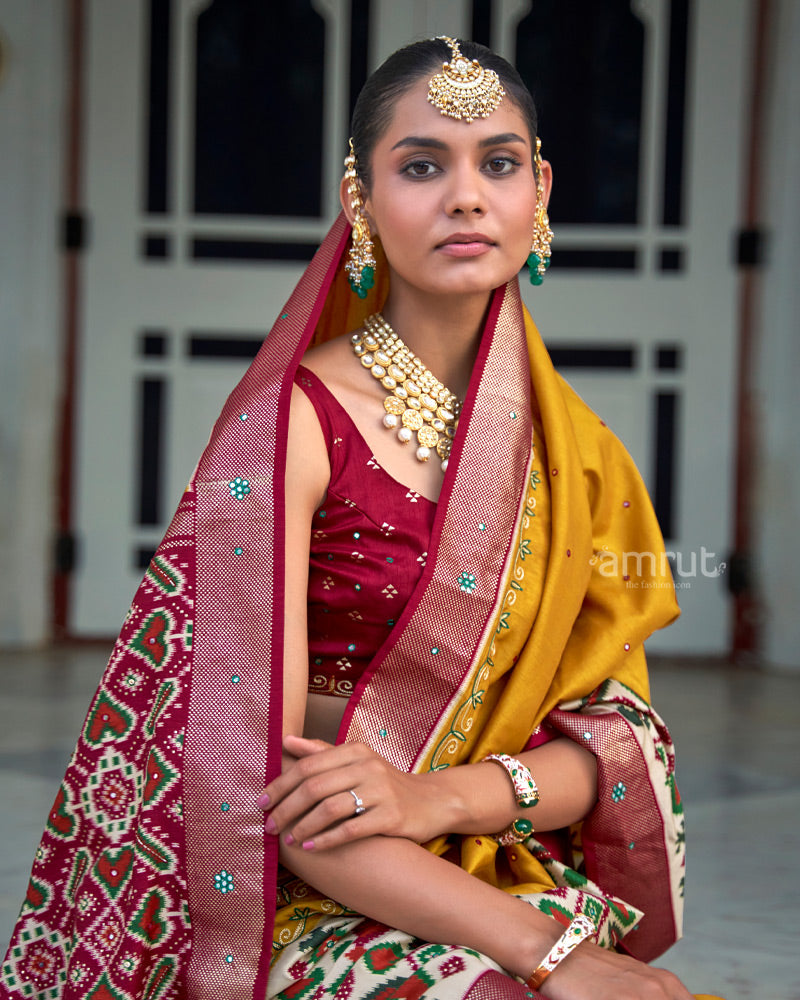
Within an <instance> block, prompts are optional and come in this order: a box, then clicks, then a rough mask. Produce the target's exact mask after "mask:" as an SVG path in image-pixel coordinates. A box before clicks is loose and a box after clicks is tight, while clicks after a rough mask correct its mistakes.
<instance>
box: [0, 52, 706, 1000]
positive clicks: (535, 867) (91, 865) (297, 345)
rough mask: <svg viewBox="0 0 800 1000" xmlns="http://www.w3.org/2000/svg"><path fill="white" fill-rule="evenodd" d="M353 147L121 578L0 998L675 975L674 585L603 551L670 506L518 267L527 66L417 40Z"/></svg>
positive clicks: (551, 984) (529, 164) (658, 982)
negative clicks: (658, 684)
mask: <svg viewBox="0 0 800 1000" xmlns="http://www.w3.org/2000/svg"><path fill="white" fill-rule="evenodd" d="M459 45H460V49H459ZM473 59H477V61H476V62H472V60H473ZM347 166H348V170H347V173H346V176H345V177H344V179H343V181H342V203H343V207H344V212H345V215H346V217H347V223H350V225H349V226H348V225H347V224H346V223H345V222H344V221H343V220H341V219H340V220H339V221H338V222H337V223H336V224H335V225H334V227H333V229H332V230H331V233H330V234H329V236H328V237H327V239H326V240H325V242H324V243H323V245H322V247H321V248H320V251H319V252H318V254H317V256H316V257H315V259H314V261H313V262H312V263H311V265H310V266H309V268H308V270H307V272H306V274H305V275H304V277H303V279H302V280H301V282H300V284H299V285H298V287H297V289H296V290H295V292H294V294H293V295H292V297H291V298H290V300H289V302H288V303H287V306H286V307H285V309H284V311H283V312H282V313H281V316H280V318H279V319H278V321H277V322H276V324H275V327H274V328H273V330H272V332H271V333H270V336H269V338H268V339H267V342H266V344H265V347H264V348H263V349H262V351H261V353H260V355H259V357H258V358H257V360H256V361H255V362H254V364H253V366H252V367H251V369H250V370H249V372H248V373H247V375H246V376H245V378H244V379H243V381H242V383H240V385H239V386H238V387H237V389H236V390H235V392H234V393H233V394H232V396H231V398H230V399H229V401H228V403H227V405H226V407H225V410H224V411H223V414H222V416H221V418H220V421H219V422H218V424H217V426H216V428H215V431H214V433H213V435H212V438H211V441H210V443H209V446H208V448H207V450H206V451H205V452H204V454H203V456H202V458H201V460H200V463H199V465H198V469H197V471H196V473H195V476H194V477H193V480H192V483H191V484H190V485H189V487H188V488H187V491H186V494H185V496H184V499H183V501H182V503H181V506H180V507H179V510H178V512H177V514H176V516H175V519H174V521H173V524H172V525H171V527H170V529H169V531H168V533H167V536H166V537H165V539H164V542H163V543H162V546H161V547H160V549H159V552H158V553H157V555H156V557H155V558H154V560H153V563H152V564H151V567H150V569H149V570H148V573H147V575H146V577H145V580H144V582H143V584H142V587H141V588H140V590H139V592H138V593H137V595H136V598H135V599H134V604H133V606H132V609H131V612H130V614H129V617H128V620H127V622H126V625H125V627H124V628H123V632H122V634H121V636H120V638H119V640H118V642H117V645H116V647H115V650H114V652H113V654H112V657H111V661H110V663H109V667H108V669H107V671H106V675H105V677H104V680H103V683H102V685H101V688H100V690H99V691H98V694H97V696H96V698H95V700H94V702H93V705H92V707H91V709H90V711H89V715H88V717H87V721H86V724H85V726H84V729H83V732H82V734H81V738H80V740H79V743H78V747H77V749H76V752H75V755H74V757H73V760H72V762H71V765H70V769H69V771H68V773H67V776H66V778H65V781H64V783H63V784H62V787H61V790H60V792H59V795H58V797H57V799H56V803H55V805H54V807H53V810H52V812H51V814H50V818H49V823H48V829H47V830H46V832H45V836H44V838H43V840H42V844H41V846H40V848H39V852H38V853H37V860H36V862H35V864H34V870H33V874H32V878H31V884H30V888H29V892H28V897H27V900H26V904H25V906H24V907H23V912H22V915H21V918H20V924H19V927H18V930H17V934H16V935H15V939H14V941H12V947H11V949H10V951H9V954H8V957H7V960H6V963H5V964H4V966H3V986H2V992H0V995H2V996H3V997H21V996H41V997H44V996H48V997H91V998H101V997H102V998H106V997H137V998H139V997H141V998H144V997H147V998H155V997H177V996H191V997H192V998H200V997H209V998H211V997H213V998H215V1000H217V998H220V997H237V998H238V997H258V998H262V997H265V996H269V997H273V996H275V997H306V996H308V997H312V996H313V997H337V998H339V997H352V998H366V997H375V998H377V997H381V998H389V997H408V998H411V997H428V998H450V997H453V998H456V997H470V998H474V1000H477V998H479V997H485V998H494V997H498V998H500V997H504V998H505V997H535V996H537V995H539V994H538V992H537V991H538V990H539V987H541V994H542V995H544V996H548V997H553V998H555V1000H561V998H563V1000H583V998H589V997H591V998H592V1000H606V998H607V1000H612V998H613V1000H626V998H631V1000H632V998H636V1000H640V998H649V997H652V998H672V1000H686V998H687V997H689V994H688V993H687V991H686V989H685V988H684V987H683V986H682V985H681V984H680V983H679V982H678V980H677V979H675V977H673V976H671V975H670V974H669V973H666V972H663V971H661V970H654V969H650V968H649V967H648V966H646V965H645V964H643V962H641V961H639V958H644V959H648V958H651V957H653V956H654V955H656V954H658V953H660V952H661V951H663V950H664V949H665V948H666V947H667V946H668V945H669V944H670V943H672V941H673V940H674V939H675V938H676V936H678V934H679V928H680V895H681V886H682V841H683V834H682V821H681V814H680V806H679V800H678V797H677V792H676V789H675V786H674V780H673V758H672V753H671V743H670V741H669V737H668V734H667V733H666V730H665V729H664V727H663V725H662V723H661V722H660V720H659V719H658V717H657V716H656V715H654V714H653V712H652V711H651V709H650V708H649V706H648V705H647V702H646V700H645V699H646V698H647V696H648V689H647V678H646V672H645V666H644V658H643V652H642V642H643V641H644V639H645V638H646V637H647V635H649V634H650V632H652V631H653V629H655V628H657V627H660V626H662V625H665V624H667V623H668V622H669V621H671V620H672V619H673V618H674V617H675V615H676V613H677V609H676V606H675V603H674V597H673V595H672V591H671V586H670V584H669V579H668V576H664V577H663V578H657V579H655V580H652V579H650V580H648V582H649V583H652V584H654V585H653V586H649V587H647V588H643V587H636V586H629V584H630V583H631V582H634V583H638V582H640V581H638V580H634V581H630V580H629V579H627V578H626V577H622V576H620V575H619V574H615V573H611V572H608V560H607V559H604V560H602V561H600V560H598V554H599V553H601V552H602V553H604V554H606V555H608V554H609V553H610V554H615V553H616V554H620V553H622V552H623V551H628V552H630V551H636V552H642V551H648V552H650V551H656V552H660V551H661V549H662V543H661V539H660V536H659V533H658V529H657V526H656V523H655V520H654V517H653V514H652V511H651V509H650V506H649V503H648V500H647V496H646V492H645V490H644V487H643V486H642V484H641V482H640V480H639V477H638V475H637V473H636V471H635V469H634V468H633V465H632V463H631V461H630V459H629V458H628V456H627V454H626V453H625V452H624V450H623V449H622V447H621V446H620V445H619V443H618V442H617V441H616V439H615V438H614V437H613V436H612V435H611V433H610V432H609V431H608V430H607V428H606V427H605V426H604V425H603V424H602V422H601V421H600V420H598V419H597V417H595V416H594V414H592V413H591V412H590V411H589V410H588V409H587V408H586V407H585V405H584V404H583V403H582V402H581V401H580V400H579V399H578V398H577V397H576V396H575V395H574V394H573V393H572V392H571V391H570V390H569V389H568V388H567V387H566V385H565V384H564V383H563V382H561V381H560V380H559V379H558V377H557V376H556V375H555V373H554V372H553V369H552V366H551V364H550V362H549V359H548V357H547V354H546V351H545V349H544V347H543V345H542V343H541V341H540V339H539V337H538V334H537V333H536V331H535V328H534V327H533V324H532V322H531V320H530V318H529V316H528V315H527V313H526V312H525V310H524V309H523V308H522V306H521V303H520V300H519V292H518V286H517V273H518V271H519V269H520V268H521V266H522V265H523V263H524V262H525V260H526V258H527V257H528V255H529V253H530V252H531V249H532V237H531V234H532V233H533V248H534V249H535V251H536V255H535V257H533V258H532V261H531V265H532V270H533V273H534V277H535V278H536V279H537V280H540V278H541V274H542V273H543V271H544V269H545V267H546V264H547V263H548V258H549V241H550V238H551V237H552V234H551V233H550V231H549V228H548V223H547V216H546V211H545V207H546V203H547V198H548V195H549V190H550V184H551V173H550V168H549V165H548V164H547V163H545V162H543V161H541V158H540V156H539V155H538V140H537V138H536V120H535V111H534V109H533V104H532V101H531V99H530V95H529V94H528V92H527V90H526V89H525V87H524V85H523V84H522V81H521V80H520V79H519V77H518V75H517V74H516V73H515V71H514V70H513V69H512V68H511V67H510V66H509V65H508V64H507V63H505V62H504V61H503V60H501V59H499V58H498V57H497V56H495V55H493V54H492V53H491V52H489V51H488V50H486V49H484V48H482V47H480V46H474V45H471V44H469V43H456V42H455V41H453V40H452V39H438V40H432V41H429V42H422V43H417V44H415V45H413V46H409V47H408V48H406V49H404V50H401V51H400V52H398V53H395V55H394V56H392V57H391V58H390V59H389V60H388V61H387V63H385V64H384V66H383V67H381V69H379V70H378V71H377V72H376V73H375V74H374V75H373V77H372V78H370V80H369V81H368V83H367V85H366V86H365V88H364V91H363V92H362V94H361V96H360V98H359V102H358V105H357V107H356V110H355V114H354V120H353V140H352V149H351V156H350V157H349V158H348V161H347ZM350 226H352V229H353V238H352V241H350V240H349V235H350ZM345 258H347V259H346V260H345ZM343 264H344V265H345V267H346V270H345V267H343ZM348 284H349V285H350V287H351V288H352V289H353V291H355V292H356V293H357V294H355V295H353V294H352V292H351V291H350V289H349V288H348ZM343 334H352V336H342V335H343ZM398 337H401V338H402V341H404V342H405V346H406V348H407V351H406V350H404V348H403V345H402V343H398V341H397V338H398ZM312 339H313V343H314V346H312V347H311V348H310V349H309V345H310V344H311V342H312ZM380 352H386V354H387V355H388V357H387V358H384V357H383V354H382V353H380ZM416 355H422V357H423V358H424V364H423V365H422V369H424V370H422V369H420V367H419V364H418V362H419V359H418V357H415V356H416ZM420 364H421V363H420ZM415 365H417V367H416V368H415ZM431 372H433V373H435V376H433V375H431V374H430V373H431ZM445 387H447V388H445ZM427 395H430V396H432V397H435V398H434V399H432V400H427V399H426V396H427ZM415 401H416V402H415ZM426 411H427V412H426ZM382 417H383V418H385V419H384V420H383V421H382V420H381V418H382ZM382 423H383V424H385V426H382ZM387 428H389V430H390V431H391V433H387ZM414 435H416V437H417V440H416V441H415V442H414V444H412V445H411V446H410V447H409V445H408V439H411V438H413V436H414ZM398 437H399V438H400V440H399V441H398ZM404 439H405V444H406V446H405V447H403V442H404ZM532 442H533V443H532ZM434 451H435V452H436V454H435V455H434V454H433V452H434ZM265 777H266V782H265ZM312 887H313V888H312ZM642 911H644V914H643V913H642ZM588 938H591V939H592V940H588ZM617 946H618V947H619V948H620V949H621V950H622V951H627V952H629V953H630V954H629V955H625V954H621V953H619V952H618V951H616V950H615V948H616V947H617ZM631 955H636V956H638V957H637V958H633V957H630V956H631ZM525 982H527V985H523V983H525Z"/></svg>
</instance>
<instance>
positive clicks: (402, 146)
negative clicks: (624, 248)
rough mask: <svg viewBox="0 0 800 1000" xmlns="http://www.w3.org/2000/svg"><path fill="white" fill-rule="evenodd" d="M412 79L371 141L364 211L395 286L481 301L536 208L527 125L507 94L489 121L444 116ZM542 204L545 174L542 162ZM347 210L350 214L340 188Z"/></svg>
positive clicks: (502, 273)
mask: <svg viewBox="0 0 800 1000" xmlns="http://www.w3.org/2000/svg"><path fill="white" fill-rule="evenodd" d="M427 94H428V79H427V75H426V77H425V78H423V79H420V80H419V82H418V83H416V84H415V85H414V86H413V87H412V88H411V89H410V90H408V91H407V92H406V93H405V94H403V96H402V97H400V98H398V100H397V101H396V103H395V106H394V115H393V118H392V122H391V124H390V126H389V128H388V129H387V131H386V132H385V133H384V135H383V136H382V138H381V139H380V140H379V142H378V143H377V144H376V146H375V149H374V151H373V155H372V163H371V179H372V183H371V188H370V190H369V191H368V192H365V198H364V208H365V211H366V213H367V216H368V219H369V222H370V228H371V230H372V232H373V234H375V235H377V236H379V237H380V240H381V243H382V245H383V248H384V251H385V252H386V257H387V259H388V261H389V264H390V266H391V269H392V272H393V273H392V289H393V292H394V291H397V290H399V289H398V285H397V283H398V282H399V284H400V285H401V286H402V285H404V284H405V285H407V286H409V287H410V288H413V289H417V290H419V291H422V292H424V293H433V294H437V295H465V294H467V295H469V294H486V293H487V292H489V291H491V290H492V289H493V288H497V287H498V286H500V285H502V284H505V282H507V281H508V280H509V279H510V278H512V277H513V276H514V275H515V274H517V272H518V271H519V270H520V268H521V267H522V265H523V264H524V262H525V260H526V258H527V256H528V253H529V251H530V245H531V237H532V234H533V226H534V218H535V211H536V179H535V175H534V168H533V157H534V150H533V149H532V147H531V139H530V136H529V134H528V126H527V123H526V121H525V119H524V117H523V115H522V113H521V112H520V111H519V110H518V109H517V107H516V106H515V105H514V104H513V103H512V102H511V101H510V100H509V99H508V97H505V98H504V99H503V101H502V102H501V104H500V106H499V107H498V108H497V110H496V111H494V112H493V113H492V114H491V115H490V116H489V117H488V118H479V119H477V120H476V121H473V122H470V123H466V122H463V121H458V120H456V119H453V118H448V117H445V116H444V115H442V114H441V113H440V112H439V111H438V110H437V109H436V108H435V107H433V105H432V104H430V103H429V102H428V100H427ZM543 177H544V180H545V197H547V196H548V195H549V188H550V170H549V165H545V169H544V170H543ZM342 197H343V203H344V204H345V210H347V209H348V208H349V205H348V198H347V193H346V185H345V184H343V186H342Z"/></svg>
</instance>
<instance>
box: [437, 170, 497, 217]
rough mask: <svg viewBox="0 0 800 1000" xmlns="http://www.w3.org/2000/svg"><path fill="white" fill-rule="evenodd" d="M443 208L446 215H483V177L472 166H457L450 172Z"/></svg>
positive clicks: (484, 204) (484, 208)
mask: <svg viewBox="0 0 800 1000" xmlns="http://www.w3.org/2000/svg"><path fill="white" fill-rule="evenodd" d="M449 180H450V185H449V188H448V191H447V197H446V204H445V210H446V212H447V214H448V215H473V214H475V215H483V214H484V212H485V211H486V207H487V206H486V198H485V191H484V185H483V183H482V181H483V179H482V177H481V176H480V174H479V173H477V172H476V170H475V168H474V166H472V165H470V166H465V167H459V168H456V169H453V170H451V172H450V177H449Z"/></svg>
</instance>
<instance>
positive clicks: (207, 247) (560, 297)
mask: <svg viewBox="0 0 800 1000" xmlns="http://www.w3.org/2000/svg"><path fill="white" fill-rule="evenodd" d="M565 12H566V13H565ZM750 13H751V12H750V0H639V2H635V3H628V0H605V2H604V3H602V4H597V3H596V0H570V3H568V4H564V3H563V0H483V2H482V0H474V2H471V0H410V2H407V3H405V2H404V3H399V2H396V0H372V2H371V3H369V2H367V0H292V3H289V4H287V3H281V4H278V3H276V4H273V3H271V2H270V3H266V2H265V3H263V4H253V3H244V2H239V0H214V2H207V0H206V2H198V0H92V2H91V3H90V6H89V19H88V29H87V30H88V65H87V89H86V92H87V95H88V107H87V121H88V128H87V135H86V155H87V164H88V166H87V176H86V196H87V212H88V217H89V232H90V240H89V245H88V247H87V250H86V254H85V268H84V275H85V286H84V320H83V331H82V346H81V353H80V358H79V362H80V381H79V399H80V407H79V412H78V414H77V417H78V423H77V432H78V449H77V451H78V459H77V463H78V464H77V469H76V510H77V513H76V525H75V532H76V541H77V552H78V561H77V565H76V569H75V574H74V581H73V587H72V611H71V621H70V630H71V632H72V633H73V634H75V635H80V636H90V635H108V634H111V633H113V632H115V631H116V629H117V628H118V626H119V623H120V621H121V619H122V617H123V615H124V613H125V610H126V608H127V605H128V602H129V600H130V597H131V595H132V593H133V591H134V589H135V587H136V585H137V583H138V581H139V578H140V577H141V574H142V571H143V569H144V566H145V565H146V562H147V560H148V558H149V555H150V553H151V552H152V551H153V549H154V548H155V546H156V545H157V543H158V541H159V539H160V537H161V534H162V533H163V531H164V529H165V527H166V525H167V522H168V520H169V517H170V515H171V512H172V510H173V508H174V507H175V505H176V503H177V500H178V498H179V496H180V493H181V491H182V489H183V487H184V485H185V482H186V480H187V479H188V477H189V475H190V474H191V471H192V466H193V463H194V461H195V460H196V457H197V455H198V454H199V452H200V450H201V448H202V446H203V444H204V442H205V439H206V437H207V434H208V431H209V429H210V427H211V424H212V422H213V420H214V418H215V417H216V415H217V413H218V411H219V409H220V407H221V404H222V402H223V400H224V398H225V396H226V395H227V393H228V391H229V390H230V388H231V387H232V386H233V384H234V383H235V381H236V380H237V379H238V377H239V376H240V374H241V372H242V371H243V370H244V368H245V366H246V364H247V362H248V359H249V357H251V356H252V354H253V353H254V351H255V348H256V347H257V345H258V343H260V341H261V339H263V336H264V335H265V333H266V332H267V331H268V329H269V326H270V325H271V323H272V321H273V320H274V319H275V317H276V315H277V312H278V310H279V309H280V307H281V306H282V304H283V302H284V301H285V299H286V297H287V295H288V293H289V291H290V290H291V288H292V286H293V285H294V283H295V281H296V280H297V278H298V277H299V275H300V274H301V272H302V269H303V266H304V261H305V260H307V259H308V258H309V257H310V255H311V253H312V252H313V249H314V248H315V247H316V245H317V243H318V242H319V240H320V239H321V237H322V235H323V234H324V233H325V231H326V230H327V228H328V226H329V225H330V222H331V221H332V219H333V217H334V216H335V214H336V211H337V207H338V203H337V188H338V180H339V176H340V171H341V159H342V156H343V153H344V151H345V148H346V139H347V134H348V133H347V121H348V117H349V107H350V101H351V96H352V95H351V91H355V90H357V87H358V86H359V84H360V82H361V81H362V80H363V78H364V75H365V73H366V72H367V71H368V69H371V68H373V67H374V66H375V65H376V64H377V63H378V62H379V61H380V59H381V58H383V57H384V56H385V55H386V54H388V53H389V52H390V51H392V50H393V49H394V48H396V47H397V46H398V45H400V44H402V43H403V42H405V41H407V40H410V39H412V38H415V37H425V36H431V35H435V34H442V33H447V34H457V35H461V36H464V37H469V36H473V37H476V38H477V39H478V40H479V41H484V42H487V43H490V44H491V45H492V46H493V47H494V48H496V49H497V50H498V51H500V52H501V53H503V54H504V55H506V56H507V57H509V58H510V59H512V60H515V61H517V62H518V65H519V66H520V69H521V71H522V72H523V75H524V76H525V77H526V80H528V82H531V81H532V83H533V86H534V94H535V96H536V97H537V100H538V101H539V103H540V116H541V124H540V133H541V135H542V138H543V141H544V146H545V154H546V155H548V156H550V158H551V159H552V161H553V165H554V171H555V176H556V187H555V192H554V197H553V201H552V204H551V208H552V211H551V221H552V223H553V227H554V229H555V231H556V242H555V243H554V255H553V266H552V268H551V270H550V272H549V273H548V277H547V279H546V282H545V284H544V286H542V287H541V288H531V287H530V286H525V287H524V290H523V295H524V297H525V299H526V301H527V302H528V305H529V307H530V308H531V310H532V312H533V314H534V317H535V319H536V320H537V322H538V324H539V326H540V329H541V330H542V332H543V334H544V337H545V340H546V341H547V342H548V344H549V345H550V347H551V349H552V350H553V353H554V357H555V359H556V361H557V363H558V365H559V367H560V368H561V370H562V371H563V372H564V374H565V375H566V376H567V378H569V380H570V381H571V382H572V383H573V384H574V385H575V386H576V388H577V389H578V390H579V391H580V392H581V393H582V394H583V395H584V396H585V398H586V399H587V400H588V401H589V402H590V404H591V405H593V406H594V407H595V408H596V409H597V410H598V411H599V412H600V413H601V414H602V416H603V417H604V419H606V421H607V422H608V423H609V424H610V425H611V426H612V428H614V430H616V431H617V433H618V434H619V435H620V437H622V439H623V440H624V441H625V442H626V444H627V445H628V446H629V448H630V450H631V452H632V453H633V455H634V457H635V458H636V460H637V462H638V464H639V467H640V469H641V470H642V473H643V475H644V477H645V479H646V481H647V483H648V486H649V487H650V490H651V494H652V495H653V497H654V500H655V503H656V507H657V510H658V513H659V516H660V518H661V520H662V525H663V526H664V529H665V534H666V535H667V544H668V548H669V549H671V550H672V551H673V552H674V553H675V559H674V567H675V570H676V579H677V582H678V584H679V587H680V593H679V598H680V600H681V604H682V605H683V608H684V616H683V618H682V621H681V623H680V624H679V625H678V626H676V627H675V628H673V629H670V630H669V632H667V633H665V634H664V636H663V638H656V639H655V640H654V641H653V647H654V648H659V649H663V650H667V649H668V650H671V651H684V652H703V653H715V652H721V651H723V650H724V649H726V647H727V642H728V622H727V614H728V598H727V594H726V590H725V585H724V584H725V577H724V571H721V570H720V564H721V563H722V562H723V561H724V558H725V557H724V553H725V551H726V549H727V546H728V544H729V538H730V524H731V511H730V492H731V486H730V484H731V482H732V472H731V470H732V455H733V425H734V421H733V415H734V414H733V402H734V400H733V389H732V387H733V359H734V346H733V345H734V332H735V317H734V304H735V284H736V272H735V270H734V268H733V264H732V260H731V244H732V241H733V234H734V230H735V225H736V219H737V194H738V184H739V169H740V148H741V134H742V121H741V118H742V115H741V108H742V87H743V81H744V79H745V78H746V76H747V74H746V72H744V71H743V67H746V66H747V64H748V63H747V59H748V51H747V48H746V37H747V28H748V24H749V17H750ZM569 17H572V20H571V21H570V20H569ZM565 53H566V56H565ZM542 74H545V75H544V77H542ZM559 157H560V158H561V159H560V160H559ZM560 177H561V178H563V181H562V183H561V194H560V195H559V183H560V182H559V178H560ZM559 217H561V221H560V218H559ZM715 573H716V574H720V573H721V575H712V574H715Z"/></svg>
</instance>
